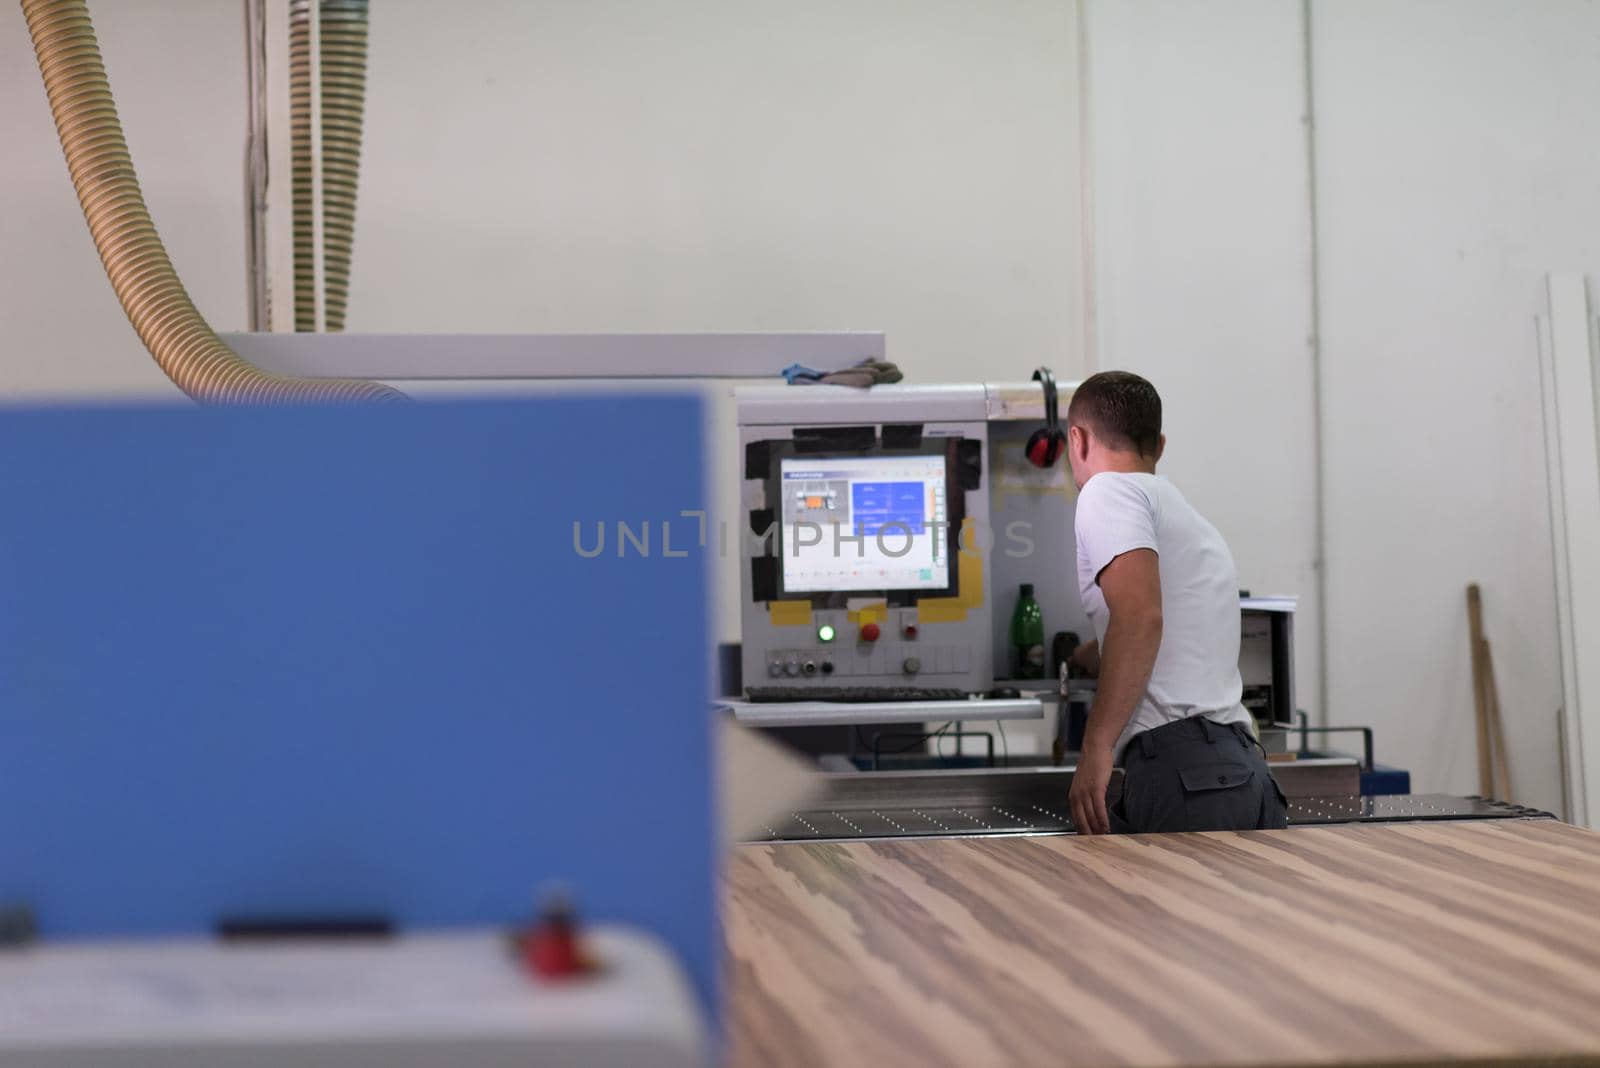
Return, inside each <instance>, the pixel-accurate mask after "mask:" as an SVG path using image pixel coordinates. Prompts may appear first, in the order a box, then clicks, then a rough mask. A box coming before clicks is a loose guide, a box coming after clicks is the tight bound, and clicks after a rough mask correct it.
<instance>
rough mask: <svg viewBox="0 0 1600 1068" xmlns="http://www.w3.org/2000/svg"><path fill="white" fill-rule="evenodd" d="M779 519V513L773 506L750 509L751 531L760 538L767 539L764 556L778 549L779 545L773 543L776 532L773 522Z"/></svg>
mask: <svg viewBox="0 0 1600 1068" xmlns="http://www.w3.org/2000/svg"><path fill="white" fill-rule="evenodd" d="M777 521H778V513H777V512H774V511H773V510H772V509H771V508H752V509H751V510H750V533H752V534H754V535H755V536H756V537H758V538H766V539H767V541H766V546H767V547H766V551H765V552H764V553H763V554H762V555H764V556H771V555H772V554H773V552H774V551H775V550H776V549H777V546H776V545H774V544H773V541H774V538H775V537H776V532H774V531H773V530H772V524H774V523H776V522H777Z"/></svg>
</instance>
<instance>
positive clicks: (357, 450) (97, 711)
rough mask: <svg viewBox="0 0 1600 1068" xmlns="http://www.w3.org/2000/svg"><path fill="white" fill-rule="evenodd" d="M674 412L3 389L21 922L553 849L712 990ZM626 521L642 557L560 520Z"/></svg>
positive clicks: (8, 721)
mask: <svg viewBox="0 0 1600 1068" xmlns="http://www.w3.org/2000/svg"><path fill="white" fill-rule="evenodd" d="M700 426H701V415H700V405H699V402H698V401H697V400H696V399H695V398H692V397H680V396H671V397H668V396H662V395H659V394H656V395H652V396H650V397H648V398H644V397H629V398H621V397H616V396H609V397H607V398H605V399H572V398H563V399H543V400H537V401H527V402H517V403H505V402H492V403H450V404H417V405H410V406H394V407H384V408H288V409H255V410H199V409H194V408H189V407H167V406H161V407H148V408H126V409H90V410H83V409H76V410H22V411H5V412H0V456H4V457H5V460H4V462H3V463H0V508H3V513H0V900H9V901H12V902H19V901H20V902H26V903H28V904H29V905H31V906H32V907H33V908H34V909H35V911H36V913H37V916H38V919H39V922H40V927H41V931H42V934H43V935H44V936H45V937H79V936H106V935H128V934H157V933H179V932H191V933H192V932H201V931H208V930H210V929H211V928H212V926H213V924H214V923H215V922H216V921H217V920H218V919H219V918H220V917H223V916H225V915H238V914H271V915H283V914H295V913H300V914H328V913H341V912H346V913H382V914H385V915H387V916H388V917H390V918H392V919H393V920H394V921H395V922H396V923H398V924H399V925H401V926H402V927H420V926H449V925H466V924H484V923H497V924H498V923H512V922H517V921H522V920H525V919H527V918H528V917H529V916H530V914H531V912H532V910H533V908H534V905H535V896H536V892H537V891H538V889H539V888H540V887H541V886H542V885H544V884H545V883H546V882H547V881H549V880H557V881H559V882H561V883H563V884H565V885H566V886H567V887H568V888H570V890H571V891H572V893H573V895H574V897H575V900H576V904H577V905H578V907H579V909H580V911H581V913H582V914H583V915H584V917H585V918H587V919H590V920H603V921H616V922H623V923H630V924H634V925H638V926H640V927H643V928H646V929H648V930H651V931H653V932H655V933H657V934H658V935H659V936H661V937H663V938H664V939H665V940H666V941H667V942H668V943H669V944H671V945H672V946H673V947H674V948H675V949H676V951H677V952H678V954H679V955H680V956H681V958H682V959H683V960H684V962H685V963H686V965H687V967H688V969H689V971H690V972H691V974H692V976H693V979H694V981H695V982H696V984H697V985H698V987H699V989H700V991H701V993H702V995H703V996H705V997H707V999H708V1004H709V1000H710V995H711V992H712V989H713V972H714V947H715V945H716V938H715V931H714V918H713V915H714V914H713V889H714V887H713V870H712V868H713V856H714V852H713V829H712V827H713V824H712V818H711V815H712V809H711V806H712V798H711V786H710V783H711V779H712V776H711V769H710V766H709V762H710V752H711V744H710V729H711V722H710V719H709V714H708V711H707V709H708V705H707V702H706V700H705V678H706V673H707V669H706V665H707V663H708V658H707V645H706V593H705V565H704V560H703V559H702V558H701V557H700V555H699V554H698V552H696V551H694V550H693V546H694V539H693V535H692V533H691V531H692V527H693V521H692V520H690V521H688V523H689V525H688V526H686V527H685V528H684V530H683V531H682V532H679V531H674V532H673V533H674V541H675V542H676V543H677V544H679V545H688V546H690V548H691V551H690V552H689V553H688V554H687V555H686V556H680V555H677V554H678V553H679V552H680V550H677V549H675V550H674V555H673V556H672V557H671V558H667V557H664V556H662V555H661V552H660V548H661V546H660V523H661V522H662V521H663V520H665V519H676V518H677V517H678V516H679V513H680V512H682V511H685V510H691V509H697V508H701V507H703V500H704V494H703V491H702V459H701V457H702V451H701V441H700ZM619 428H627V432H626V433H618V432H616V431H617V430H618V429H619ZM644 457H651V458H654V459H651V460H649V461H648V469H646V463H647V461H646V459H645V458H644ZM619 520H621V521H627V522H629V523H630V524H631V525H632V526H633V528H634V529H635V530H637V529H638V527H639V525H640V524H641V523H643V522H646V521H648V522H650V523H651V525H652V526H654V527H656V530H657V533H656V538H655V541H654V544H653V545H652V546H651V548H652V549H653V550H654V555H645V554H644V553H643V552H640V551H639V550H638V549H637V548H636V547H635V546H634V545H632V544H630V545H628V546H627V551H626V552H625V553H622V552H620V550H621V546H618V545H617V544H615V542H614V540H613V541H610V542H608V543H607V548H606V551H605V552H603V553H600V554H598V555H595V556H592V557H586V556H584V555H580V554H579V553H578V552H577V551H576V548H575V530H574V524H577V523H582V524H585V529H586V530H587V531H589V533H588V534H587V535H586V542H587V543H589V544H592V541H593V532H594V530H595V529H596V527H597V526H598V525H600V524H604V526H605V527H607V528H610V529H612V530H614V529H615V524H616V523H617V521H619ZM680 522H683V521H681V520H680Z"/></svg>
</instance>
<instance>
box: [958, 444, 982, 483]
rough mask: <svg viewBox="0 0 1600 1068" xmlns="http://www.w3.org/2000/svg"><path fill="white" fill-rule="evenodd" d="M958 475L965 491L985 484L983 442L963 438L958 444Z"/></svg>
mask: <svg viewBox="0 0 1600 1068" xmlns="http://www.w3.org/2000/svg"><path fill="white" fill-rule="evenodd" d="M956 476H957V477H958V478H959V479H960V480H961V488H962V490H964V491H970V490H975V489H979V488H980V487H982V486H983V442H981V441H973V440H972V439H971V438H962V439H961V443H960V444H959V445H957V446H956Z"/></svg>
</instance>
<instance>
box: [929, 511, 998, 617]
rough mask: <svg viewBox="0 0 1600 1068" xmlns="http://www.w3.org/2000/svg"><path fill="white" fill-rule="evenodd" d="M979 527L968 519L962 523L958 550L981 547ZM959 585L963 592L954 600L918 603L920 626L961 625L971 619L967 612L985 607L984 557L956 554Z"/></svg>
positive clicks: (958, 552) (943, 599)
mask: <svg viewBox="0 0 1600 1068" xmlns="http://www.w3.org/2000/svg"><path fill="white" fill-rule="evenodd" d="M976 535H977V524H976V522H975V521H974V520H973V519H972V518H971V517H968V518H966V519H963V520H962V521H961V535H960V537H959V538H958V539H957V545H958V546H965V545H967V544H969V543H971V544H973V545H976V544H977V536H976ZM956 583H957V586H958V588H959V589H960V590H961V592H960V593H959V594H957V595H956V596H954V597H934V598H930V599H926V600H921V601H918V602H917V622H919V623H959V622H961V621H962V620H963V619H966V618H967V611H968V610H969V609H973V608H976V607H978V606H979V605H981V604H983V555H982V554H981V553H978V552H970V553H969V552H967V551H966V549H965V548H960V549H958V551H957V553H956Z"/></svg>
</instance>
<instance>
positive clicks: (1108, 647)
mask: <svg viewBox="0 0 1600 1068" xmlns="http://www.w3.org/2000/svg"><path fill="white" fill-rule="evenodd" d="M1099 584H1100V592H1101V593H1103V594H1104V595H1105V599H1106V608H1107V610H1108V611H1109V613H1110V621H1109V622H1108V624H1107V626H1106V640H1105V642H1104V643H1103V645H1102V647H1101V649H1100V684H1099V686H1098V687H1097V688H1096V691H1095V699H1094V706H1093V708H1092V709H1090V712H1089V722H1088V725H1087V726H1086V727H1085V728H1084V736H1083V755H1082V759H1081V760H1079V762H1078V770H1077V771H1076V772H1075V773H1074V775H1073V778H1072V790H1071V793H1070V794H1069V797H1068V802H1069V804H1070V805H1071V807H1072V819H1073V823H1074V824H1075V825H1076V826H1077V828H1078V830H1079V831H1080V832H1084V833H1088V834H1106V833H1109V832H1110V830H1111V820H1110V817H1109V816H1108V815H1107V813H1106V801H1105V797H1106V786H1107V784H1108V783H1110V781H1111V751H1112V749H1113V747H1114V746H1115V745H1116V742H1117V738H1118V737H1119V736H1121V734H1122V729H1123V728H1124V727H1126V726H1127V725H1128V720H1129V719H1130V718H1131V717H1132V716H1133V710H1134V709H1135V708H1137V707H1138V705H1139V699H1140V698H1141V697H1143V696H1144V690H1145V687H1146V686H1147V685H1148V684H1149V682H1150V672H1151V671H1152V670H1153V669H1154V668H1155V664H1156V654H1157V653H1158V652H1159V651H1160V649H1161V626H1162V621H1161V568H1160V559H1159V558H1158V557H1157V556H1156V554H1155V552H1154V551H1153V550H1151V549H1135V550H1134V551H1132V552H1128V553H1123V554H1122V555H1121V556H1119V557H1117V558H1116V559H1115V560H1113V561H1111V563H1109V564H1107V565H1106V567H1105V570H1104V571H1101V572H1100V577H1099Z"/></svg>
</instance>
